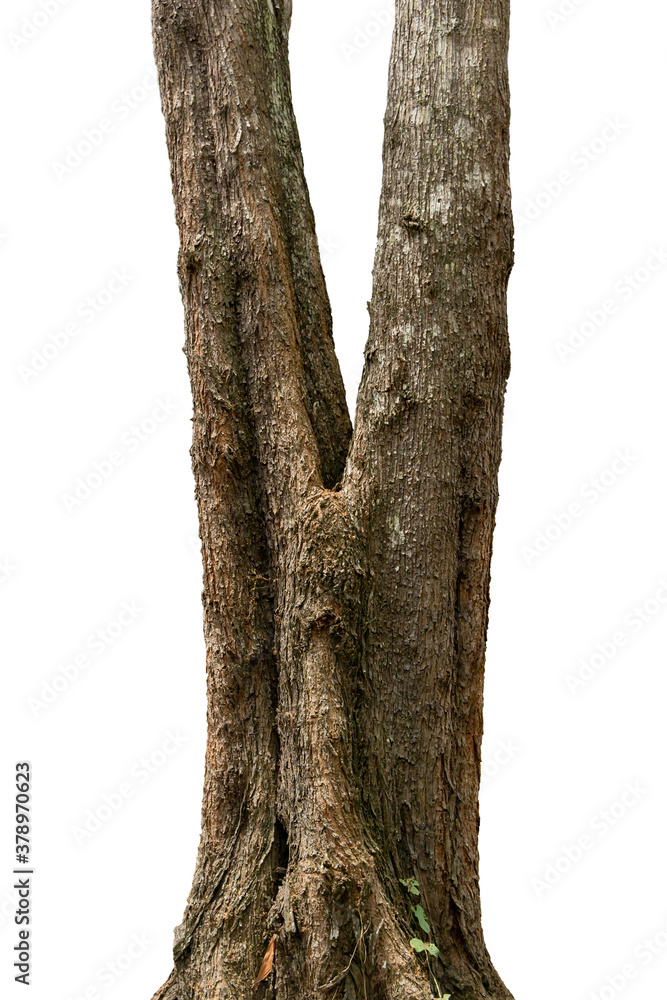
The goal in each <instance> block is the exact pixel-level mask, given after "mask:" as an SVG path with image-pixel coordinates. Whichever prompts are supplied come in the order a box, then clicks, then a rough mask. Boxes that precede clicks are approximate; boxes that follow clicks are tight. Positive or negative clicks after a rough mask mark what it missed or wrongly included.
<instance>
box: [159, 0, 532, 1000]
mask: <svg viewBox="0 0 667 1000" xmlns="http://www.w3.org/2000/svg"><path fill="white" fill-rule="evenodd" d="M396 8H397V10H396V27H395V33H394V41H393V48H392V55H391V64H390V74H389V98H388V109H387V115H386V121H385V143H384V179H383V187H382V197H381V205H380V221H379V233H378V247H377V256H376V261H375V269H374V288H373V297H372V302H371V303H370V320H371V322H370V336H369V340H368V345H367V348H366V360H365V368H364V374H363V379H362V384H361V388H360V391H359V398H358V404H357V414H356V421H355V429H354V433H353V434H352V430H351V425H350V420H349V417H348V414H347V409H346V405H345V397H344V390H343V384H342V381H341V377H340V373H339V369H338V364H337V361H336V356H335V353H334V348H333V340H332V334H331V316H330V309H329V302H328V298H327V293H326V289H325V284H324V279H323V275H322V269H321V265H320V260H319V253H318V247H317V239H316V236H315V225H314V220H313V215H312V211H311V207H310V203H309V199H308V193H307V188H306V183H305V179H304V173H303V164H302V158H301V152H300V145H299V138H298V133H297V127H296V123H295V120H294V115H293V111H292V104H291V97H290V78H289V66H288V30H289V21H290V14H291V2H290V0H153V25H154V42H155V51H156V59H157V65H158V70H159V78H160V89H161V95H162V106H163V111H164V116H165V119H166V127H167V141H168V147H169V153H170V159H171V169H172V180H173V188H174V198H175V204H176V216H177V221H178V225H179V230H180V238H181V249H180V254H179V277H180V284H181V291H182V296H183V301H184V306H185V319H186V354H187V358H188V365H189V371H190V376H191V380H192V391H193V397H194V442H193V448H192V458H193V467H194V473H195V479H196V492H197V499H198V504H199V516H200V526H201V538H202V547H203V562H204V595H203V600H204V612H205V634H206V644H207V677H208V706H209V707H208V748H207V757H206V777H205V789H204V802H203V811H202V837H201V843H200V848H199V855H198V860H197V868H196V873H195V877H194V883H193V887H192V891H191V893H190V897H189V899H188V904H187V909H186V912H185V916H184V919H183V922H182V924H181V925H180V927H179V928H178V929H177V931H176V937H175V946H174V970H173V972H172V974H171V976H170V978H169V980H168V981H167V983H165V985H164V986H163V987H162V989H161V990H159V991H158V993H157V994H156V998H157V1000H227V998H230V1000H232V998H233V1000H246V998H250V997H259V998H261V997H263V996H273V997H276V998H279V1000H305V998H315V997H322V998H326V997H328V998H345V1000H355V998H357V1000H362V998H363V1000H368V998H377V1000H399V998H400V1000H403V998H414V1000H427V998H430V997H431V996H432V995H433V994H435V993H437V989H440V990H441V991H442V993H451V994H453V996H454V998H455V1000H482V998H493V1000H501V998H502V1000H508V998H510V993H509V992H508V990H507V989H506V988H505V986H504V985H503V984H502V982H501V980H500V979H499V977H498V975H497V973H496V971H495V970H494V968H493V965H492V964H491V961H490V958H489V955H488V953H487V950H486V947H485V944H484V939H483V935H482V927H481V912H480V896H479V885H478V853H477V833H478V822H479V820H478V788H479V777H480V745H481V738H482V687H483V672H484V648H485V639H486V629H487V617H488V603H489V565H490V558H491V541H492V531H493V524H494V516H495V507H496V499H497V470H498V464H499V461H500V441H501V421H502V407H503V396H504V390H505V382H506V379H507V375H508V372H509V349H508V339H507V322H506V286H507V279H508V276H509V273H510V269H511V264H512V223H511V211H510V196H509V183H508V122H509V95H508V83H507V43H508V22H509V4H508V2H507V0H397V4H396ZM410 877H412V878H415V879H417V880H418V882H419V886H420V891H421V895H420V899H419V902H421V904H422V905H423V907H424V910H425V912H426V914H427V917H428V920H429V922H430V924H431V937H430V940H432V941H434V942H435V943H436V944H437V945H438V947H439V958H433V959H431V960H430V971H429V969H428V968H427V966H426V964H425V963H424V962H423V961H422V959H420V958H418V956H417V955H416V954H415V952H414V951H413V950H412V949H411V947H410V945H409V940H410V938H411V937H414V936H415V935H416V933H417V932H416V928H415V925H414V923H413V917H412V915H411V911H410V900H409V896H408V894H407V893H406V891H405V888H404V887H403V886H402V885H401V884H400V882H399V880H400V879H406V878H410ZM413 902H414V899H413ZM274 935H275V936H274ZM267 948H268V949H269V951H270V952H272V951H273V950H274V949H275V954H274V959H273V963H271V961H270V960H269V961H267V964H266V967H265V968H270V967H271V965H272V971H271V973H270V975H268V977H267V978H265V979H264V980H263V981H262V982H261V983H258V984H257V985H255V984H254V982H253V980H254V979H255V978H256V977H257V976H258V972H259V969H260V965H261V963H262V959H263V957H264V955H265V954H266V952H267ZM436 986H437V989H436Z"/></svg>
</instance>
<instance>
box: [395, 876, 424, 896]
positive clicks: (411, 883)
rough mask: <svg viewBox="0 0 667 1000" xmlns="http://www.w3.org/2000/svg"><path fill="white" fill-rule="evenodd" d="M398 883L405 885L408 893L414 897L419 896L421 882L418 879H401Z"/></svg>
mask: <svg viewBox="0 0 667 1000" xmlns="http://www.w3.org/2000/svg"><path fill="white" fill-rule="evenodd" d="M398 881H399V882H400V883H401V885H404V886H405V888H406V889H407V890H408V892H411V893H412V895H413V896H418V895H419V882H418V881H417V879H416V878H399V880H398Z"/></svg>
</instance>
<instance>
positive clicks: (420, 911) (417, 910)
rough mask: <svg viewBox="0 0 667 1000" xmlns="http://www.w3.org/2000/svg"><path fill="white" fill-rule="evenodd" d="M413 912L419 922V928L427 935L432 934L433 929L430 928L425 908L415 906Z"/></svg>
mask: <svg viewBox="0 0 667 1000" xmlns="http://www.w3.org/2000/svg"><path fill="white" fill-rule="evenodd" d="M412 912H413V913H414V915H415V916H416V918H417V920H418V921H419V926H420V927H421V929H422V930H423V931H424V933H425V934H430V933H431V928H430V927H429V923H428V920H427V919H426V914H425V913H424V907H423V906H413V907H412Z"/></svg>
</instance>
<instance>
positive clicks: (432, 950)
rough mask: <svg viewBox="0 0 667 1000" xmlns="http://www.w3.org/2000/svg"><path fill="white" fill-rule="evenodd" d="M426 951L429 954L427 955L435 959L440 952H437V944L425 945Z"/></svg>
mask: <svg viewBox="0 0 667 1000" xmlns="http://www.w3.org/2000/svg"><path fill="white" fill-rule="evenodd" d="M426 950H427V952H428V953H429V955H435V957H436V958H437V957H438V955H439V954H440V950H439V948H438V946H437V944H427V945H426Z"/></svg>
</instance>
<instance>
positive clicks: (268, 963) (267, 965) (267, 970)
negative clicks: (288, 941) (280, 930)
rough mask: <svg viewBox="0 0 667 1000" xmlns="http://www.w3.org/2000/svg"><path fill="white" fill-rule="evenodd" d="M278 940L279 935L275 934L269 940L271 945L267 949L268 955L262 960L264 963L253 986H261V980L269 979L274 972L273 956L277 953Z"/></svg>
mask: <svg viewBox="0 0 667 1000" xmlns="http://www.w3.org/2000/svg"><path fill="white" fill-rule="evenodd" d="M277 940H278V935H277V934H274V935H273V937H272V938H271V940H270V941H269V947H268V948H267V949H266V955H265V956H264V958H263V960H262V964H261V966H260V968H259V972H258V973H257V979H255V981H254V983H253V984H252V985H253V986H259V984H260V983H261V982H263V981H264V980H265V979H267V978H268V977H269V976H270V975H271V973H272V972H273V957H274V955H275V953H276V941H277Z"/></svg>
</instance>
